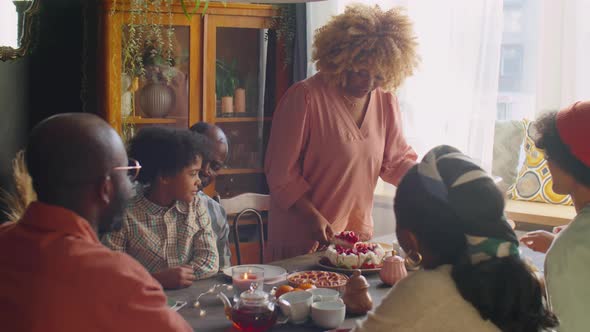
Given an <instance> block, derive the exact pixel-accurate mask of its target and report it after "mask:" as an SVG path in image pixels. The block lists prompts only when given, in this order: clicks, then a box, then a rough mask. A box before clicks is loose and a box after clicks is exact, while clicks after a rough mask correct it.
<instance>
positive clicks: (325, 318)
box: [311, 300, 346, 329]
mask: <svg viewBox="0 0 590 332" xmlns="http://www.w3.org/2000/svg"><path fill="white" fill-rule="evenodd" d="M345 316H346V306H345V305H344V303H343V302H342V300H340V301H327V302H323V301H321V302H314V303H313V304H312V305H311V319H312V320H313V322H314V323H315V324H316V325H317V326H319V327H322V328H325V329H335V328H338V327H339V326H340V325H342V322H344V317H345Z"/></svg>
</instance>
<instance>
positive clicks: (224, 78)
mask: <svg viewBox="0 0 590 332" xmlns="http://www.w3.org/2000/svg"><path fill="white" fill-rule="evenodd" d="M236 67H237V61H236V59H233V60H232V62H231V63H230V64H228V63H226V62H225V61H223V60H220V59H218V60H217V61H216V63H215V94H216V95H217V96H218V97H219V98H221V113H223V114H227V113H233V112H234V106H233V104H234V101H233V95H234V92H235V90H236V88H237V87H238V85H239V80H238V75H237V70H236Z"/></svg>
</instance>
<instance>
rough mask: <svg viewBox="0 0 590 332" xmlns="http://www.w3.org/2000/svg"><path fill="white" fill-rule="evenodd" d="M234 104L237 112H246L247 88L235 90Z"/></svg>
mask: <svg viewBox="0 0 590 332" xmlns="http://www.w3.org/2000/svg"><path fill="white" fill-rule="evenodd" d="M234 104H235V107H236V113H245V112H246V90H245V89H242V88H237V89H236V90H235V91H234Z"/></svg>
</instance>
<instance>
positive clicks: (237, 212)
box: [220, 193, 270, 265]
mask: <svg viewBox="0 0 590 332" xmlns="http://www.w3.org/2000/svg"><path fill="white" fill-rule="evenodd" d="M220 204H221V206H223V208H224V210H225V212H226V213H227V214H228V216H230V215H234V220H233V225H232V229H233V238H234V245H235V248H236V258H237V263H238V265H240V264H242V255H241V250H240V231H239V226H240V219H241V218H242V217H243V216H244V215H253V216H254V217H255V218H256V223H257V225H258V236H259V241H258V244H259V246H260V249H259V252H258V253H259V259H260V263H262V262H263V260H264V223H263V220H262V216H261V215H260V212H262V211H268V210H269V208H270V196H269V195H264V194H255V193H245V194H241V195H237V196H235V197H232V198H226V199H221V201H220Z"/></svg>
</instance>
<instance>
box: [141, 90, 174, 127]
mask: <svg viewBox="0 0 590 332" xmlns="http://www.w3.org/2000/svg"><path fill="white" fill-rule="evenodd" d="M139 106H140V107H141V110H142V112H143V113H144V114H145V115H146V116H148V117H150V118H163V117H166V116H167V115H168V113H170V112H171V111H172V110H173V109H174V107H175V106H176V95H175V93H174V90H173V89H172V88H171V87H170V86H168V85H167V84H165V83H159V82H154V83H149V84H147V85H145V86H144V87H143V88H142V89H141V92H140V93H139Z"/></svg>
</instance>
